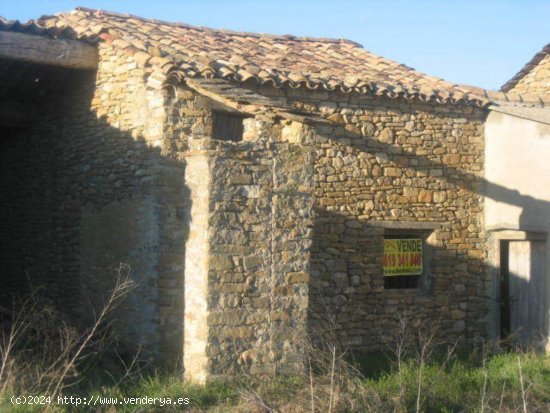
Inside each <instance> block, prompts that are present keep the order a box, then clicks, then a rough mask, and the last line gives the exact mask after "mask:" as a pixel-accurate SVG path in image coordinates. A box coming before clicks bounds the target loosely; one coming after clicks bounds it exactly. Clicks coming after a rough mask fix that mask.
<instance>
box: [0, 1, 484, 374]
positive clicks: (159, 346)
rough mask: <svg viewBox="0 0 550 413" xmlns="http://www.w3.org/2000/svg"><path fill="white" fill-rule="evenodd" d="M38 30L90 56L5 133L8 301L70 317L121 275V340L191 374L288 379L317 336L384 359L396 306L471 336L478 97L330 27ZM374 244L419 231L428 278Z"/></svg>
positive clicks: (98, 19) (134, 22)
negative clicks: (26, 293) (281, 32)
mask: <svg viewBox="0 0 550 413" xmlns="http://www.w3.org/2000/svg"><path fill="white" fill-rule="evenodd" d="M34 25H35V26H32V27H34V30H35V32H34V33H35V34H33V35H35V36H51V35H52V34H51V33H52V30H54V31H55V30H56V31H55V33H59V29H60V28H61V27H65V28H66V27H68V28H70V29H71V30H70V31H68V32H63V33H64V34H63V36H69V37H72V38H76V39H79V40H80V41H83V42H92V44H94V45H96V47H97V48H98V50H99V64H98V68H97V70H96V71H88V72H86V71H71V72H70V73H69V74H68V75H67V76H68V77H67V83H68V84H69V85H70V87H66V88H59V90H58V91H57V92H56V93H52V94H50V95H48V96H47V98H45V99H42V100H41V101H39V102H38V104H39V105H40V112H41V117H40V120H39V122H37V123H36V124H35V125H33V126H31V127H29V128H24V129H17V130H15V131H12V132H10V133H11V139H9V140H6V141H3V142H2V148H1V151H0V157H1V163H0V165H1V169H2V173H1V174H0V191H1V192H2V193H3V194H7V193H10V194H12V195H11V196H10V200H9V202H2V203H1V204H0V235H1V238H2V246H3V248H4V251H7V253H4V252H3V254H2V258H1V259H2V262H1V267H2V268H3V274H2V283H3V285H6V286H8V287H7V288H6V289H5V290H4V293H3V300H6V299H7V298H6V297H8V296H10V294H11V293H15V292H17V291H20V290H21V289H22V288H23V285H24V284H25V281H24V280H25V276H27V278H28V279H30V280H32V282H33V283H35V284H43V285H45V286H46V289H45V294H46V296H47V297H49V298H50V299H51V301H52V302H53V303H54V304H55V305H56V306H57V307H58V308H59V309H60V310H62V311H64V312H66V313H67V315H69V316H70V317H71V318H72V319H73V320H74V322H75V323H78V322H84V321H87V320H89V317H90V314H92V313H91V310H92V309H97V308H99V307H100V306H101V304H102V303H103V301H104V299H105V292H106V291H108V290H109V288H110V287H112V285H113V282H114V280H115V278H116V276H117V274H118V273H120V272H121V271H122V272H128V273H129V274H130V275H131V277H132V278H133V279H134V281H135V283H136V288H135V290H134V292H133V293H132V295H131V296H130V297H129V298H128V300H127V301H126V302H125V303H124V304H123V305H122V306H121V307H120V310H119V313H118V316H117V319H116V326H117V327H116V331H117V334H118V335H119V336H120V343H121V346H124V347H125V348H127V349H128V351H131V350H132V349H136V348H137V347H140V348H141V349H142V351H144V352H145V353H146V354H148V355H151V356H153V357H155V358H156V359H157V360H163V361H164V362H171V363H173V362H174V361H175V362H178V363H181V364H182V367H183V369H184V371H185V376H186V377H187V378H188V379H191V380H197V381H206V380H209V379H211V378H214V377H217V376H220V375H235V374H242V373H250V374H255V375H268V374H274V373H293V372H297V371H299V369H300V368H301V366H302V363H303V361H304V351H305V348H306V346H305V345H304V341H307V340H305V338H306V337H310V338H311V339H312V341H313V342H314V343H315V342H316V340H319V339H320V338H321V336H322V335H323V334H326V333H330V335H331V337H333V338H334V339H336V340H337V341H338V343H339V345H341V346H343V347H344V348H349V349H353V350H358V351H378V350H381V349H382V348H384V346H386V345H387V343H388V342H389V341H390V340H391V337H392V335H393V334H395V332H396V330H397V329H398V326H399V321H400V318H402V317H408V318H410V321H411V323H412V324H413V325H415V326H419V325H436V324H437V325H439V329H440V335H441V337H444V338H445V339H446V340H447V341H448V342H449V343H454V342H455V341H457V340H460V342H462V343H464V344H466V345H471V344H473V343H474V341H475V340H476V339H478V338H484V337H486V334H487V333H486V332H487V314H488V309H489V308H488V306H489V303H488V300H487V298H486V293H487V290H488V288H489V280H488V278H487V270H486V268H485V258H486V255H487V243H486V234H485V233H484V230H483V218H482V217H483V215H482V213H483V198H482V179H481V178H482V176H483V165H484V136H483V122H484V119H485V117H486V115H487V110H486V108H485V104H486V101H485V100H484V98H483V96H480V95H477V94H475V93H473V92H470V91H469V90H467V89H464V88H460V87H457V86H454V85H451V84H448V83H446V82H444V81H442V80H440V79H436V78H431V77H429V76H426V75H423V74H420V73H418V72H415V71H414V70H413V69H410V68H407V67H406V66H403V65H399V64H397V63H395V62H391V61H389V60H386V59H383V58H380V57H378V56H375V55H373V54H371V53H369V52H367V51H365V50H364V49H362V48H361V47H360V46H358V45H357V44H355V43H353V42H349V41H343V40H342V41H340V40H330V39H309V38H296V37H292V36H290V37H284V36H272V37H269V36H266V35H256V34H250V33H235V32H225V31H215V30H211V29H200V28H193V27H191V26H186V25H179V24H171V23H165V22H158V21H153V20H147V19H140V18H137V17H135V16H129V15H118V14H114V13H108V12H101V11H93V10H86V9H79V10H76V11H74V12H71V13H68V14H62V15H60V16H56V17H50V18H43V19H42V20H41V21H38V22H35V23H34ZM28 27H30V26H28ZM28 27H22V26H13V25H12V26H10V25H3V26H2V27H1V29H2V30H11V31H15V32H24V33H27V30H30V29H28ZM37 28H40V31H39V33H38V34H36V32H37V30H38V29H37ZM182 39H183V40H182ZM220 45H224V46H223V47H222V46H220ZM244 50H249V54H248V55H246V53H245V52H244ZM304 51H305V52H304ZM227 53H229V54H227ZM277 68H279V69H277ZM361 76H363V78H362V77H361ZM364 76H367V77H366V78H365V77H364ZM201 79H202V80H203V82H202V83H201V82H199V81H198V80H201ZM208 79H210V80H212V79H217V81H216V82H213V81H212V82H207V81H206V80H208ZM194 80H197V81H194ZM220 119H223V120H224V122H225V123H224V125H225V127H226V128H227V129H225V130H223V132H222V134H223V133H225V135H222V136H218V135H216V133H218V132H219V124H218V122H219V120H220ZM227 125H233V126H234V127H233V129H231V128H229V127H228V126H227ZM235 125H236V126H235ZM230 130H231V132H230ZM217 131H218V132H217ZM234 131H238V133H240V135H239V136H237V138H236V139H229V138H228V137H229V136H230V135H231V136H232V134H233V133H234ZM37 171H39V172H38V173H37ZM385 239H420V240H421V242H422V251H423V252H422V261H423V262H422V264H423V270H422V273H421V274H416V275H415V276H414V278H408V279H406V280H399V281H400V282H403V283H404V284H400V283H399V282H394V281H392V280H388V278H389V277H387V276H385V275H384V269H383V255H384V240H385ZM12 240H14V241H13V242H12ZM10 246H11V247H10ZM122 264H123V265H122ZM121 265H122V266H121ZM411 279H413V280H414V284H410V282H411V281H410V280H411Z"/></svg>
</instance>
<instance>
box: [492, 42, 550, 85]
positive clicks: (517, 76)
mask: <svg viewBox="0 0 550 413" xmlns="http://www.w3.org/2000/svg"><path fill="white" fill-rule="evenodd" d="M548 53H550V43H547V44H546V45H545V46H544V47H543V48H542V49H541V50H540V51H539V52H537V53H536V54H535V55H534V56H533V57H532V58H531V60H529V61H528V62H527V63H526V64H525V65H524V66H523V67H522V68H521V69H520V71H519V72H517V73H516V74H515V75H514V76H513V77H512V78H511V79H510V80H508V81H507V82H506V83H505V84H504V85H502V87H501V88H500V90H501V91H502V92H508V91H510V89H512V88H513V87H514V86H516V85H517V84H518V83H519V81H520V80H521V79H523V78H524V77H525V76H527V74H528V73H529V72H530V71H531V69H533V68H534V67H535V66H536V65H537V64H539V63H540V61H541V60H542V59H544V58H545V57H546V55H548Z"/></svg>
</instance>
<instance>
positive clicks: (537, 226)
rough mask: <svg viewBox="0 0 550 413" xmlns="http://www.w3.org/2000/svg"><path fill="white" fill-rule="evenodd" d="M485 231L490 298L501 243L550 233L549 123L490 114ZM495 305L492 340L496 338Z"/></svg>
mask: <svg viewBox="0 0 550 413" xmlns="http://www.w3.org/2000/svg"><path fill="white" fill-rule="evenodd" d="M485 138H486V147H485V179H486V183H485V189H484V193H485V227H486V229H487V230H488V231H489V235H490V238H489V239H490V246H491V248H490V257H489V263H490V265H491V266H492V267H493V271H492V272H493V281H494V282H493V285H492V286H491V292H490V293H491V295H492V296H493V297H497V298H498V277H499V269H498V265H499V252H498V246H499V241H500V240H504V239H507V240H508V239H539V240H540V239H545V238H546V237H547V233H548V232H549V231H550V125H546V124H543V123H539V122H535V121H532V120H529V119H524V118H520V117H516V116H512V115H508V114H503V113H499V112H496V111H492V112H491V113H490V114H489V116H488V118H487V122H486V126H485ZM549 245H550V243H549V242H546V265H545V270H544V282H543V283H541V285H542V288H543V289H544V290H545V297H546V303H545V306H544V307H545V308H542V309H541V311H544V312H545V319H546V322H545V323H546V326H547V329H548V327H549V326H548V323H549V321H548V320H550V311H549V307H550V247H549ZM498 311H499V310H498V303H496V302H495V305H494V306H493V327H494V328H493V336H497V335H498Z"/></svg>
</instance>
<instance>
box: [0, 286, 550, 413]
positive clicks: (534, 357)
mask: <svg viewBox="0 0 550 413" xmlns="http://www.w3.org/2000/svg"><path fill="white" fill-rule="evenodd" d="M131 288H132V285H131V282H129V280H128V278H127V277H120V278H119V279H118V281H117V283H116V285H115V286H114V289H113V291H112V293H111V295H110V296H109V297H107V300H106V304H105V308H104V309H103V310H102V311H100V312H99V313H98V314H97V317H96V318H95V322H94V323H93V324H92V325H91V326H90V328H88V329H87V330H85V331H78V332H77V331H75V330H74V329H73V328H70V327H68V326H67V325H65V324H64V323H63V322H61V321H59V320H58V319H56V317H55V316H54V314H52V313H50V312H47V311H46V312H45V310H44V308H43V307H40V306H39V305H38V304H37V302H36V301H33V300H29V301H27V302H25V303H24V305H22V306H21V308H23V309H24V310H21V311H19V312H18V313H15V314H13V317H12V319H11V321H10V322H9V323H6V324H5V325H4V328H3V333H2V335H1V336H0V412H42V411H52V412H74V411H78V412H157V411H163V412H176V411H192V412H234V413H237V412H243V413H244V412H246V413H248V412H250V413H254V412H258V413H260V412H281V413H283V412H287V413H290V412H296V413H298V412H304V413H305V412H312V413H313V412H323V413H325V412H329V413H336V412H396V413H401V412H449V413H450V412H457V413H458V412H480V413H489V412H503V413H506V412H523V413H527V412H530V413H537V412H541V413H542V412H544V413H546V412H548V411H550V356H549V355H546V354H544V353H540V352H536V351H525V350H523V351H520V350H515V351H511V350H510V349H509V347H505V346H502V345H495V344H493V345H491V346H488V345H486V344H480V345H479V346H478V347H477V348H476V349H475V350H474V351H473V352H472V351H470V352H469V353H467V354H461V353H459V352H458V351H457V348H458V347H459V345H458V344H459V343H456V344H455V345H452V346H448V345H446V344H444V341H443V340H439V338H438V335H437V331H438V329H437V323H431V324H430V325H429V326H425V327H423V326H422V325H419V324H415V325H414V328H410V327H409V325H412V324H411V321H410V320H407V319H406V318H405V317H403V318H402V319H401V321H400V328H399V329H398V332H397V333H396V335H395V337H394V339H393V341H392V342H391V343H388V352H387V354H377V355H365V354H362V355H361V354H353V355H352V354H349V353H346V351H344V350H343V348H342V347H340V346H339V345H338V343H337V340H336V339H335V337H334V335H331V334H330V332H331V331H330V330H331V329H330V328H329V329H328V331H327V332H328V334H326V337H325V338H324V339H322V340H320V341H318V342H316V344H315V345H312V344H311V343H304V344H303V345H304V347H305V348H306V350H307V351H306V353H305V354H307V357H306V358H305V362H304V368H303V373H302V374H301V375H296V376H272V377H265V378H260V379H258V378H256V379H252V378H248V377H243V378H239V379H234V380H233V381H231V382H213V383H209V384H208V385H206V386H199V385H193V384H189V383H183V381H182V379H181V374H180V373H178V372H176V373H168V372H166V371H164V372H160V371H151V370H149V369H148V368H147V366H146V365H144V364H143V363H142V360H141V359H140V358H139V355H136V356H135V357H134V358H132V359H130V360H128V359H126V360H124V359H123V358H120V359H119V360H118V364H119V369H118V372H116V371H113V370H112V369H108V368H105V365H104V364H102V363H101V362H100V360H101V359H102V358H103V359H104V358H106V357H107V358H109V357H110V358H112V357H113V354H112V351H111V352H107V351H106V349H107V348H108V347H109V336H108V331H109V328H108V327H109V320H110V317H109V315H110V314H112V312H113V310H114V309H115V307H116V305H117V303H118V302H119V301H120V300H121V299H122V298H124V296H125V295H126V294H127V293H128V292H129V291H130V290H131ZM111 364H112V363H111ZM30 395H34V396H38V398H36V399H35V401H42V402H45V401H46V400H47V399H46V397H48V396H49V397H51V399H50V402H49V403H44V404H38V405H37V404H34V405H30V404H28V403H23V404H19V405H16V404H13V399H12V396H30ZM64 396H67V397H70V396H73V398H74V399H73V403H69V402H68V401H67V402H66V404H59V403H58V402H57V400H58V399H57V398H58V397H64ZM40 397H42V399H40ZM76 397H79V398H80V399H78V400H79V403H80V404H79V405H78V406H77V405H76V404H75V403H76V401H77V399H76ZM144 397H148V398H149V399H150V400H149V402H145V401H144V400H143V398H144ZM129 398H141V399H142V400H141V401H138V400H136V399H134V401H133V402H130V401H129ZM153 398H156V401H154V402H152V400H151V399H153ZM167 398H170V401H171V402H172V404H168V403H167ZM178 399H179V401H180V404H179V405H174V401H176V400H178ZM185 399H187V402H182V401H183V400H185ZM115 400H116V401H117V404H114V402H115ZM86 403H91V404H92V405H87V404H86Z"/></svg>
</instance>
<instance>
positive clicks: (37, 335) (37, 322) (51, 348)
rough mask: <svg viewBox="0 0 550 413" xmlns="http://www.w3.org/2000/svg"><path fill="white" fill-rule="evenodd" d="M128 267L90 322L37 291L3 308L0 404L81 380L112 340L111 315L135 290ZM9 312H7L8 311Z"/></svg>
mask: <svg viewBox="0 0 550 413" xmlns="http://www.w3.org/2000/svg"><path fill="white" fill-rule="evenodd" d="M132 288H133V282H132V281H131V279H130V276H129V271H128V267H127V266H124V265H121V266H120V267H119V271H118V272H117V278H116V281H115V284H114V287H113V288H112V290H111V292H110V294H109V295H108V297H107V299H106V301H105V304H104V305H103V307H102V308H101V309H100V311H99V312H98V313H97V314H95V315H94V321H93V323H92V324H91V325H90V326H88V327H87V328H83V329H77V328H75V327H73V326H70V325H69V324H68V323H66V322H65V321H64V320H63V318H62V317H61V316H60V314H58V313H57V312H56V311H54V310H53V309H52V308H51V307H48V306H47V305H45V304H44V303H43V302H42V301H41V299H40V298H39V294H38V293H37V292H36V291H35V292H34V293H33V294H31V295H30V296H29V297H28V298H27V299H25V300H23V301H20V302H19V303H17V305H13V308H14V310H13V311H11V312H8V314H6V311H4V319H5V321H4V323H3V326H2V327H3V328H2V329H0V404H1V403H2V402H4V401H5V400H7V399H9V397H10V396H11V395H16V394H45V395H48V396H51V397H52V398H55V397H57V396H58V395H61V394H63V392H64V390H65V389H67V388H68V387H71V386H74V385H76V384H78V383H79V382H80V381H81V380H82V378H83V371H84V370H85V369H86V367H87V366H89V365H90V364H91V363H93V361H94V360H95V358H96V356H98V355H99V354H101V352H102V351H103V350H104V349H105V347H106V346H107V343H108V337H107V336H108V332H109V324H110V316H111V314H112V312H113V310H114V309H115V308H116V307H117V305H118V304H119V303H120V301H121V300H122V299H123V298H124V297H125V296H126V295H127V294H128V293H129V292H130V291H131V290H132ZM6 315H8V317H6Z"/></svg>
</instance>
